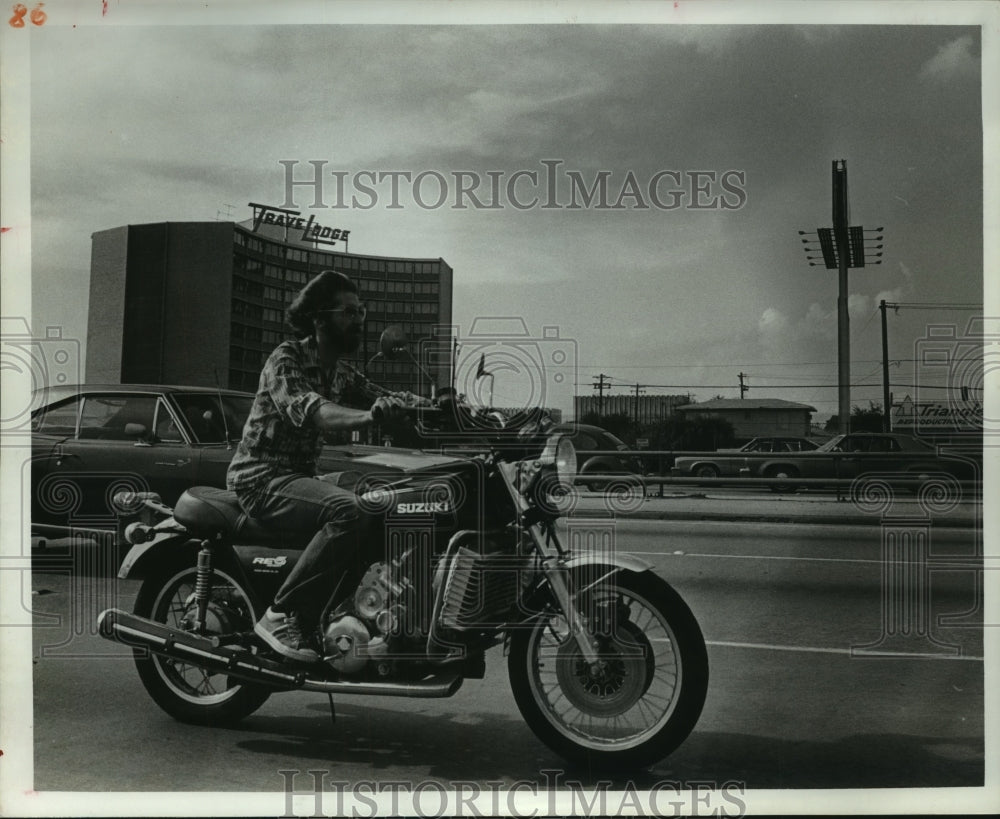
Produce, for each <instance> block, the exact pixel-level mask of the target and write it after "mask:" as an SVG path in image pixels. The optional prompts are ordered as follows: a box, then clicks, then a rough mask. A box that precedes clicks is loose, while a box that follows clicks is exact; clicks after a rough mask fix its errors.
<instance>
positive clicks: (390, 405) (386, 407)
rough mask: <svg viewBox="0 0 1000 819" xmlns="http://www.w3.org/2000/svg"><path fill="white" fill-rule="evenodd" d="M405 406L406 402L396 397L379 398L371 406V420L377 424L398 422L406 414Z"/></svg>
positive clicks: (384, 396)
mask: <svg viewBox="0 0 1000 819" xmlns="http://www.w3.org/2000/svg"><path fill="white" fill-rule="evenodd" d="M406 406H407V405H406V402H405V401H404V400H403V399H402V398H400V397H398V396H397V395H383V396H380V397H379V398H377V399H376V400H375V403H374V404H372V409H371V413H372V420H373V421H374V422H375V423H377V424H378V423H382V422H383V421H390V422H391V421H396V420H399V419H400V418H402V417H403V416H404V415H405V414H406V413H405V409H406Z"/></svg>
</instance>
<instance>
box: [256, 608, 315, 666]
mask: <svg viewBox="0 0 1000 819" xmlns="http://www.w3.org/2000/svg"><path fill="white" fill-rule="evenodd" d="M253 631H254V634H256V635H257V636H258V637H260V638H261V639H262V640H263V641H264V642H265V643H267V644H268V645H269V646H271V648H273V649H274V650H275V651H277V652H278V653H279V654H281V655H282V656H283V657H287V658H288V659H289V660H296V661H297V662H300V663H315V662H317V661H318V660H319V654H317V653H316V652H315V651H314V650H313V649H311V648H309V643H308V641H307V640H306V638H305V637H304V636H303V634H302V629H301V628H300V627H299V616H298V614H296V613H295V612H294V611H289V612H281V611H272V610H271V609H270V608H268V610H267V611H265V612H264V616H263V617H261V618H260V621H259V622H258V623H257V625H255V626H254V627H253Z"/></svg>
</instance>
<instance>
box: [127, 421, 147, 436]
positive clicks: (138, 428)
mask: <svg viewBox="0 0 1000 819" xmlns="http://www.w3.org/2000/svg"><path fill="white" fill-rule="evenodd" d="M147 432H148V430H147V429H146V425H145V424H126V425H125V437H126V438H145V437H146V433H147Z"/></svg>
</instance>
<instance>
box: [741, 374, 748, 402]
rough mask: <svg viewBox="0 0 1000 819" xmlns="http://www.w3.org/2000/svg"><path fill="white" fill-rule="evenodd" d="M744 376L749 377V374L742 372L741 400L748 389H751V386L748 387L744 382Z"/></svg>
mask: <svg viewBox="0 0 1000 819" xmlns="http://www.w3.org/2000/svg"><path fill="white" fill-rule="evenodd" d="M744 378H747V374H746V373H740V400H742V399H743V395H744V394H745V393H746V391H747V390H748V389H750V388H749V387H747V386H746V385H744V383H743V379H744Z"/></svg>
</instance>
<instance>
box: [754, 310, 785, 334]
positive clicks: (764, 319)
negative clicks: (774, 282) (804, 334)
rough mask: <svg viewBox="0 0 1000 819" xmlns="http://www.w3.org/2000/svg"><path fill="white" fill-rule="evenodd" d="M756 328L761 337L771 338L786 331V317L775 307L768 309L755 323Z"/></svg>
mask: <svg viewBox="0 0 1000 819" xmlns="http://www.w3.org/2000/svg"><path fill="white" fill-rule="evenodd" d="M757 328H758V329H759V330H760V332H761V335H763V336H773V335H777V334H780V333H783V332H784V331H785V330H786V329H788V316H786V315H785V314H784V313H782V312H781V311H780V310H778V309H777V308H776V307H768V308H767V309H766V310H765V311H764V313H763V314H762V315H761V317H760V321H758V322H757Z"/></svg>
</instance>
